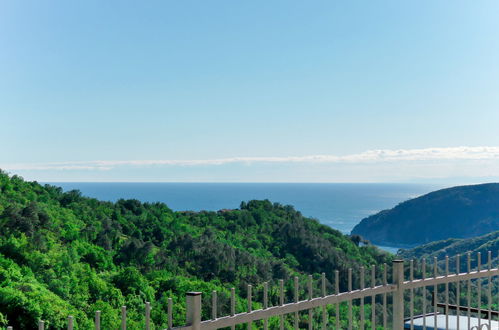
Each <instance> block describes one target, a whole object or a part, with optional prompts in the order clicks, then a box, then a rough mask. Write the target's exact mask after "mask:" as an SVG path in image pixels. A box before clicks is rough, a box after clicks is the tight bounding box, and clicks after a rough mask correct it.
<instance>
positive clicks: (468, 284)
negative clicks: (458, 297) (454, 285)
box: [467, 252, 471, 329]
mask: <svg viewBox="0 0 499 330" xmlns="http://www.w3.org/2000/svg"><path fill="white" fill-rule="evenodd" d="M467 259H468V260H467V261H468V274H469V273H470V272H471V253H470V252H468V258H467ZM467 290H468V292H467V296H468V314H467V315H468V329H470V328H471V280H468V282H467Z"/></svg>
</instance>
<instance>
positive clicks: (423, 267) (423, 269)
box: [421, 258, 426, 330]
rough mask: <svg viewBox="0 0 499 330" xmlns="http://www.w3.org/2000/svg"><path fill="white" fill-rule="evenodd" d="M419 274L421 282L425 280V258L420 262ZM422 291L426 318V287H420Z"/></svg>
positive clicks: (424, 321) (424, 324)
mask: <svg viewBox="0 0 499 330" xmlns="http://www.w3.org/2000/svg"><path fill="white" fill-rule="evenodd" d="M421 274H422V276H421V277H422V278H423V280H425V279H426V258H423V260H421ZM422 290H423V315H425V316H426V286H423V287H422ZM423 330H426V317H423Z"/></svg>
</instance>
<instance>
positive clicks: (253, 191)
mask: <svg viewBox="0 0 499 330" xmlns="http://www.w3.org/2000/svg"><path fill="white" fill-rule="evenodd" d="M50 184H53V185H57V186H60V187H62V188H63V189H64V190H65V191H68V190H72V189H78V190H80V191H81V192H82V194H83V195H85V196H89V197H94V198H97V199H100V200H106V201H116V200H118V199H120V198H124V199H129V198H134V199H138V200H140V201H142V202H163V203H165V204H167V205H168V207H170V208H171V209H172V210H174V211H186V210H191V211H201V210H207V211H217V210H221V209H234V208H238V207H239V205H240V204H241V201H249V200H252V199H259V200H261V199H268V200H270V201H272V202H278V203H281V204H284V205H292V206H293V207H294V208H295V209H296V210H298V211H300V212H301V213H302V214H303V215H305V216H307V217H312V218H315V219H317V220H318V221H320V222H321V223H323V224H325V225H328V226H330V227H332V228H335V229H337V230H339V231H341V232H343V233H345V234H349V233H350V231H351V230H352V229H353V227H354V226H355V225H356V224H358V223H359V222H360V221H361V220H362V219H364V218H365V217H367V216H369V215H372V214H375V213H377V212H379V211H381V210H385V209H389V208H392V207H394V206H396V205H397V204H399V203H401V202H403V201H406V200H408V199H411V198H414V197H417V196H420V195H423V194H426V193H428V192H431V191H434V190H437V189H440V188H443V187H442V186H437V185H431V184H406V183H125V182H119V183H117V182H113V183H108V182H98V183H97V182H50ZM380 248H382V249H384V250H387V251H389V252H392V253H395V252H396V251H397V250H398V248H399V247H396V246H389V247H387V246H380Z"/></svg>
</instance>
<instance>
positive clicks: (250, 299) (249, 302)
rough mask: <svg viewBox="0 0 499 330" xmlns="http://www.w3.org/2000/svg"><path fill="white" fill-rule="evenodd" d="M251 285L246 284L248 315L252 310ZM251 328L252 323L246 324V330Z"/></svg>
mask: <svg viewBox="0 0 499 330" xmlns="http://www.w3.org/2000/svg"><path fill="white" fill-rule="evenodd" d="M251 289H252V285H251V284H248V313H250V312H251V311H252V310H253V301H252V300H253V294H252V292H251ZM251 327H252V322H251V321H250V322H248V323H247V329H248V330H251Z"/></svg>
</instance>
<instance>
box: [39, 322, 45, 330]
mask: <svg viewBox="0 0 499 330" xmlns="http://www.w3.org/2000/svg"><path fill="white" fill-rule="evenodd" d="M44 329H45V322H44V321H42V320H40V321H38V330H44Z"/></svg>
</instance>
